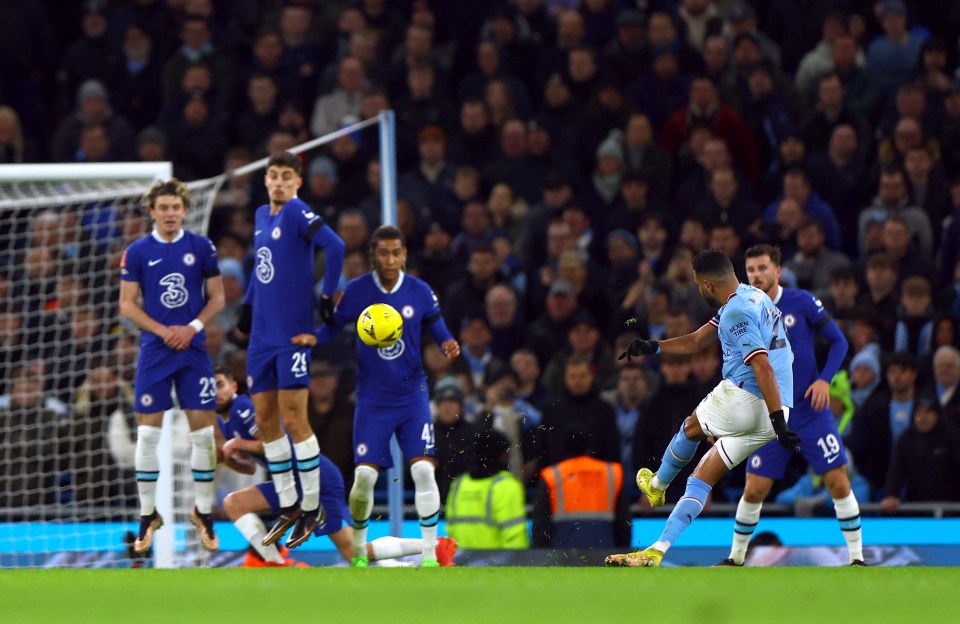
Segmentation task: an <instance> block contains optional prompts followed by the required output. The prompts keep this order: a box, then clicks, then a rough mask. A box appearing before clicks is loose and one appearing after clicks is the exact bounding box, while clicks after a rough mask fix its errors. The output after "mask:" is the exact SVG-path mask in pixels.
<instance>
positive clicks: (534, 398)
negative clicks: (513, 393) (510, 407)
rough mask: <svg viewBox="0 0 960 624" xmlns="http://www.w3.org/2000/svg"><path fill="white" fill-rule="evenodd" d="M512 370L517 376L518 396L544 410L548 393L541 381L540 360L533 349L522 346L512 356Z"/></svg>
mask: <svg viewBox="0 0 960 624" xmlns="http://www.w3.org/2000/svg"><path fill="white" fill-rule="evenodd" d="M510 370H512V371H513V372H514V374H516V376H517V384H518V385H517V397H518V398H520V399H523V400H524V401H526V402H527V403H529V404H530V405H532V406H534V407H536V408H537V409H539V410H542V409H543V407H544V405H545V404H546V402H547V393H546V390H544V388H543V384H541V383H540V373H541V369H540V361H539V360H538V359H537V354H536V353H534V352H533V351H532V350H530V349H528V348H526V347H521V348H520V349H517V350H516V351H514V352H513V355H512V356H511V357H510Z"/></svg>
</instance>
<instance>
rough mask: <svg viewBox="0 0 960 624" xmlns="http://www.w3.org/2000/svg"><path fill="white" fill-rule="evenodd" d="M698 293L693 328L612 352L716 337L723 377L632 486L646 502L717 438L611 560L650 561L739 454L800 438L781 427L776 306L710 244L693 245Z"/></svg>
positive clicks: (783, 376)
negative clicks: (641, 531)
mask: <svg viewBox="0 0 960 624" xmlns="http://www.w3.org/2000/svg"><path fill="white" fill-rule="evenodd" d="M693 271H694V280H695V281H696V283H697V286H698V287H699V288H700V294H701V295H703V298H704V299H705V300H706V302H707V303H708V304H710V305H711V306H720V310H719V311H718V312H717V315H716V316H715V317H714V318H713V319H711V320H710V322H709V323H706V324H704V325H703V326H702V327H701V328H700V329H698V330H697V331H695V332H693V333H692V334H687V335H686V336H680V337H679V338H672V339H670V340H662V341H659V342H658V341H656V340H642V339H640V338H637V339H635V340H633V341H632V342H631V343H630V345H629V347H627V350H626V351H625V352H624V353H622V354H621V355H620V359H623V358H627V360H628V361H629V360H630V358H632V357H636V356H639V355H650V354H653V353H661V352H662V353H678V354H690V353H698V352H699V351H701V350H702V349H703V348H704V347H707V346H709V345H710V344H712V343H713V341H714V340H716V337H717V336H719V338H720V346H721V347H722V349H723V380H722V381H721V382H720V383H719V384H717V387H716V388H714V389H713V390H712V391H711V392H710V394H708V395H707V396H706V398H704V399H703V401H701V402H700V405H698V406H697V409H696V410H694V412H693V414H691V415H690V416H689V417H688V418H687V419H686V420H685V421H684V423H683V427H682V428H681V429H680V431H678V432H677V435H675V436H674V438H673V440H671V441H670V445H669V446H668V447H667V450H666V451H665V452H664V455H663V460H662V463H661V464H660V469H659V470H657V472H656V473H652V472H650V470H648V469H647V468H642V469H641V470H640V471H639V472H638V473H637V486H639V488H640V491H641V492H643V493H644V495H645V496H646V497H647V500H649V501H650V504H651V505H653V506H654V507H659V506H660V505H663V499H664V493H665V491H666V489H667V487H668V486H669V485H670V482H671V481H673V479H674V477H676V476H677V473H678V472H679V471H680V470H681V469H682V468H683V467H684V466H685V465H686V464H687V462H689V461H690V459H691V458H692V457H693V455H694V453H695V452H696V450H697V446H698V445H699V444H700V441H701V440H704V439H706V438H707V437H708V436H713V437H716V438H717V441H716V444H714V445H713V447H711V448H710V450H709V451H708V452H707V454H706V455H704V456H703V459H702V460H700V464H699V465H697V468H696V469H695V470H694V471H693V475H692V476H691V477H690V478H689V479H687V489H686V491H685V492H684V495H683V498H681V499H680V501H679V502H678V503H677V505H676V506H675V507H674V508H673V511H672V512H671V513H670V517H669V518H668V519H667V525H666V527H665V528H664V530H663V533H662V534H661V535H660V539H659V540H657V541H656V542H655V543H654V544H653V545H652V546H650V547H649V548H647V549H646V550H643V551H637V552H634V553H629V554H626V555H610V556H609V557H607V559H606V564H607V565H611V566H629V567H655V566H659V565H660V562H661V561H662V560H663V555H664V553H665V552H667V550H668V549H669V548H670V546H671V545H673V544H674V543H675V542H676V541H677V538H678V537H680V534H681V533H683V531H684V530H685V529H686V528H687V527H688V526H690V523H691V522H693V520H694V519H695V518H696V517H697V516H698V515H700V512H701V511H703V506H704V505H705V504H706V502H707V497H708V496H709V495H710V491H711V490H712V489H713V486H714V485H715V484H716V483H717V481H719V480H720V478H721V477H723V475H725V474H726V473H727V472H729V471H730V470H732V469H733V468H734V467H735V466H736V465H737V464H739V463H740V462H742V461H743V460H744V459H746V458H747V456H748V455H749V454H750V453H751V452H753V451H755V450H756V449H758V448H760V447H761V446H763V445H764V444H766V443H767V442H769V441H771V440H773V439H776V440H777V442H779V443H780V445H781V446H783V447H784V448H786V449H789V450H791V451H792V450H797V449H798V446H799V443H800V438H799V436H797V434H795V433H794V432H793V431H791V430H790V429H788V428H787V417H788V416H789V409H790V407H791V406H792V403H793V371H792V370H791V367H790V361H791V359H792V356H791V353H790V341H789V339H788V338H787V332H786V330H785V329H784V326H783V318H782V316H781V314H780V311H779V310H777V308H776V307H775V306H774V305H773V302H771V301H770V298H769V297H768V296H767V295H766V294H765V293H764V292H763V291H762V290H758V289H756V288H754V287H753V286H747V285H746V284H741V283H739V282H738V281H737V276H736V274H735V273H734V271H733V264H732V263H731V262H730V258H728V257H727V255H726V254H725V253H723V252H722V251H719V250H717V249H708V250H706V251H701V252H700V253H699V254H697V257H696V258H694V261H693Z"/></svg>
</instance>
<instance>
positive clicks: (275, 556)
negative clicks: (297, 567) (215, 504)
mask: <svg viewBox="0 0 960 624" xmlns="http://www.w3.org/2000/svg"><path fill="white" fill-rule="evenodd" d="M268 509H270V504H269V503H268V502H267V499H265V498H264V497H263V494H262V493H261V492H260V490H259V489H258V488H256V487H248V488H244V489H242V490H237V491H236V492H231V493H230V494H228V495H227V497H226V498H225V499H223V510H224V511H225V512H226V514H227V517H228V518H230V521H231V522H233V524H234V526H236V527H237V530H238V531H240V534H241V535H243V537H244V539H246V540H247V542H249V543H250V545H251V546H252V547H253V549H254V550H255V551H256V552H257V554H258V555H260V557H261V558H262V559H263V560H264V561H266V562H270V563H273V564H276V565H284V564H285V560H284V558H283V555H282V554H280V551H279V550H278V549H277V546H276V544H269V545H267V546H264V545H263V538H264V537H266V534H267V527H266V526H265V525H264V524H263V520H261V519H260V516H259V515H258V513H259V512H262V511H266V510H268Z"/></svg>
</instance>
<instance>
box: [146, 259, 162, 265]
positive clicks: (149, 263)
mask: <svg viewBox="0 0 960 624" xmlns="http://www.w3.org/2000/svg"><path fill="white" fill-rule="evenodd" d="M161 262H163V258H160V259H159V260H151V261H149V262H147V264H148V265H149V266H156V265H158V264H160V263H161Z"/></svg>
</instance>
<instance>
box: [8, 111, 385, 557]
mask: <svg viewBox="0 0 960 624" xmlns="http://www.w3.org/2000/svg"><path fill="white" fill-rule="evenodd" d="M392 121H393V118H392V112H389V111H385V112H384V113H381V115H380V117H379V119H378V118H374V119H371V120H367V121H364V122H361V123H360V124H355V125H353V126H348V127H346V128H344V129H342V130H340V131H337V132H335V133H333V134H331V135H328V136H325V137H321V138H319V139H316V140H314V141H310V142H308V143H305V144H303V145H299V146H297V147H295V148H292V149H291V151H293V152H295V153H300V152H304V151H308V150H314V149H316V148H317V147H319V146H321V145H324V144H326V143H330V142H332V141H334V140H336V139H337V138H338V137H340V136H343V135H345V134H347V133H350V132H355V131H356V130H358V129H360V128H363V127H366V126H371V125H374V124H377V123H380V125H381V132H380V135H381V139H383V138H384V137H387V136H389V140H387V141H384V140H381V144H382V145H381V147H382V149H381V162H382V163H383V164H384V165H385V166H384V167H382V169H384V170H386V172H385V173H384V181H383V184H382V187H383V195H384V197H388V198H389V197H391V196H392V195H393V192H394V191H393V189H394V188H395V185H394V182H395V173H394V172H395V168H394V167H393V166H392V149H393V146H392V134H393V133H392ZM388 152H389V153H388ZM265 164H266V160H265V159H263V160H261V161H257V162H254V163H250V164H249V165H247V166H244V167H241V168H239V169H237V170H236V171H233V172H230V173H225V174H223V175H221V176H218V177H216V178H211V179H208V180H200V181H195V182H190V183H189V187H190V190H191V192H192V204H191V209H190V210H189V211H188V214H187V220H186V223H185V227H186V228H187V229H189V230H191V231H194V232H199V233H206V232H207V226H208V224H209V222H210V218H211V214H212V212H213V208H214V204H215V201H216V198H217V193H218V190H219V189H220V188H221V186H222V185H224V183H225V182H227V181H228V180H229V177H230V175H242V174H250V173H253V172H255V171H257V170H258V169H262V168H263V167H264V166H265ZM171 175H172V171H171V166H170V163H122V164H121V163H117V164H52V165H8V166H0V568H2V567H50V566H65V567H97V566H102V567H114V566H125V565H131V564H132V563H133V564H135V563H134V562H133V560H132V559H130V558H129V556H128V555H129V553H130V552H132V549H130V551H128V550H127V549H126V548H125V547H124V544H125V541H126V540H128V539H132V536H133V534H135V532H136V531H137V520H138V518H139V504H138V501H137V488H136V477H135V474H134V450H135V446H136V421H135V416H134V413H133V408H132V406H133V379H134V373H135V365H136V361H137V355H138V350H139V330H138V329H137V328H136V327H134V326H133V325H131V324H129V323H128V322H126V321H124V320H122V319H121V318H120V315H119V312H118V296H119V277H120V271H119V265H120V259H121V257H122V255H123V251H124V249H126V247H127V246H128V245H129V244H130V243H132V242H133V241H135V240H137V239H139V238H141V237H142V236H144V235H145V234H147V233H149V231H150V224H149V222H148V219H147V216H146V215H145V214H144V213H143V212H142V211H141V209H140V200H141V197H142V195H143V193H144V192H145V191H146V190H147V189H148V188H149V186H150V185H151V184H152V183H153V182H154V181H155V180H156V179H160V178H169V177H171ZM384 205H385V206H386V207H385V208H384V213H383V214H384V215H385V216H384V221H385V222H387V223H395V217H394V216H392V215H395V214H396V213H395V207H394V206H395V203H394V202H391V201H385V202H384ZM187 434H188V428H187V424H186V418H185V416H184V415H183V414H182V413H181V412H179V410H176V409H174V410H171V411H169V412H168V413H167V414H165V416H164V427H163V439H162V441H161V447H160V452H159V455H160V459H161V466H160V474H161V476H160V481H159V483H158V490H157V508H158V510H159V511H160V513H161V514H162V515H163V517H164V518H165V520H166V526H165V528H164V529H162V530H160V531H158V532H157V534H156V536H155V540H154V549H153V550H154V552H153V553H152V557H151V562H150V565H156V566H160V567H186V566H196V565H206V564H207V563H208V561H207V558H206V557H207V554H206V553H205V552H204V551H202V549H200V548H198V546H197V543H196V535H195V531H194V530H193V528H192V527H191V526H190V525H189V523H188V522H187V515H188V514H189V512H190V509H191V508H192V505H193V491H192V490H193V480H192V476H191V471H190V446H189V439H188V435H187ZM219 478H220V477H219V476H218V479H219ZM399 515H401V516H402V513H400V514H399Z"/></svg>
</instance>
